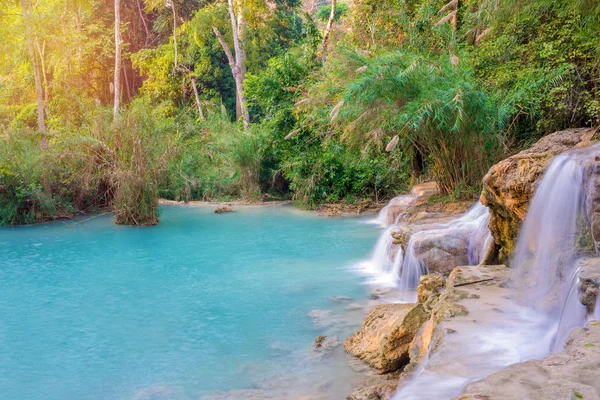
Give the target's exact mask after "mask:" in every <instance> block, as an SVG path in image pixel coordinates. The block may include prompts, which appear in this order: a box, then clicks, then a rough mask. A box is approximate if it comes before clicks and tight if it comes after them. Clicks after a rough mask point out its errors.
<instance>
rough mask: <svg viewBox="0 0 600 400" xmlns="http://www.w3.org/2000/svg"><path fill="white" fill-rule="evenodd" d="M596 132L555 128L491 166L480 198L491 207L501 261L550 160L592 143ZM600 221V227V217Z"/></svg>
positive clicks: (507, 251) (510, 247) (511, 244)
mask: <svg viewBox="0 0 600 400" xmlns="http://www.w3.org/2000/svg"><path fill="white" fill-rule="evenodd" d="M594 135H595V131H594V130H591V129H586V128H581V129H568V130H565V131H559V132H555V133H553V134H550V135H548V136H545V137H543V138H542V139H540V140H539V141H538V142H537V143H535V144H534V145H533V146H532V147H531V148H529V149H527V150H524V151H522V152H520V153H518V154H516V155H513V156H511V157H509V158H507V159H505V160H503V161H500V162H499V163H498V164H496V165H494V166H493V167H492V168H490V170H489V172H488V173H487V174H486V175H485V177H484V178H483V190H482V193H481V202H482V203H483V204H484V205H486V206H487V207H488V208H489V210H490V220H489V227H490V231H491V233H492V236H493V238H494V242H495V243H496V245H497V246H498V247H499V249H498V250H499V251H498V258H499V260H500V261H501V262H506V261H507V260H508V259H509V257H510V255H511V254H512V252H513V249H514V245H515V241H516V238H517V235H518V231H519V227H520V225H521V223H522V222H523V220H524V218H525V215H526V213H527V208H528V206H529V204H530V201H531V199H532V197H533V194H534V191H535V188H536V186H537V184H538V182H539V181H540V179H541V177H542V175H543V173H544V171H545V170H546V167H547V166H548V164H549V163H550V160H551V159H552V158H553V157H554V156H556V155H558V154H561V153H564V152H566V151H569V150H572V149H574V148H580V147H586V146H589V145H591V144H592V143H593V142H592V139H593V138H594ZM598 225H599V228H600V221H598Z"/></svg>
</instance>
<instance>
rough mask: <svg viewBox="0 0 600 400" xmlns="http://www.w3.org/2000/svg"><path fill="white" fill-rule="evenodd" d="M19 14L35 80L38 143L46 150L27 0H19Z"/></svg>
mask: <svg viewBox="0 0 600 400" xmlns="http://www.w3.org/2000/svg"><path fill="white" fill-rule="evenodd" d="M21 12H22V14H23V24H24V25H25V41H26V42H27V51H28V52H29V57H30V58H31V64H32V67H33V77H34V80H35V97H36V100H37V116H38V129H39V130H40V132H41V133H42V138H41V141H40V147H41V148H42V149H44V150H45V149H47V148H48V142H47V140H46V134H47V130H46V120H45V114H44V98H43V94H42V80H41V78H40V66H39V64H38V59H37V56H36V54H35V49H34V45H33V43H34V40H33V33H32V29H31V12H32V10H31V4H29V3H28V2H27V0H21Z"/></svg>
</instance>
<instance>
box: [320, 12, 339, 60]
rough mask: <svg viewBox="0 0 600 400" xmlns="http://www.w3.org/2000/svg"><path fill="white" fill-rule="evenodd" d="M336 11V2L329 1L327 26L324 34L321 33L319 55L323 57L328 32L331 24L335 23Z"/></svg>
mask: <svg viewBox="0 0 600 400" xmlns="http://www.w3.org/2000/svg"><path fill="white" fill-rule="evenodd" d="M336 10H337V1H336V0H331V12H330V13H329V20H328V21H327V26H326V27H325V32H323V44H322V45H321V54H323V55H325V50H327V41H328V40H329V32H331V27H332V26H333V22H334V21H335V12H336Z"/></svg>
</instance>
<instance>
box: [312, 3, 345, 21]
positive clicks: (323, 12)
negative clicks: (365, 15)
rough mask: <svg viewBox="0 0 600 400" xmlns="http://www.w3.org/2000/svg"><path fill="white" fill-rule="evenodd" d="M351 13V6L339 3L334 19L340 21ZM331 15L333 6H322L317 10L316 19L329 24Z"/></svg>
mask: <svg viewBox="0 0 600 400" xmlns="http://www.w3.org/2000/svg"><path fill="white" fill-rule="evenodd" d="M349 11H350V6H348V4H346V3H338V4H337V5H336V7H335V15H334V17H333V20H334V21H336V22H337V21H339V20H340V18H342V17H345V16H346V15H347V14H348V12H349ZM330 15H331V4H330V5H326V6H322V7H320V8H319V9H318V10H317V13H316V15H315V16H316V17H317V20H319V21H321V22H327V21H328V20H329V16H330Z"/></svg>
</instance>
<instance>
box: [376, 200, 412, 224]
mask: <svg viewBox="0 0 600 400" xmlns="http://www.w3.org/2000/svg"><path fill="white" fill-rule="evenodd" d="M416 199H417V198H416V197H415V195H414V194H412V193H411V194H403V195H401V196H396V197H394V198H393V199H392V200H390V202H389V203H387V205H386V206H385V207H383V208H382V209H381V211H379V214H377V218H375V219H373V220H371V221H370V222H371V223H374V224H378V225H381V226H390V225H393V224H394V223H395V222H396V221H390V219H391V218H392V217H393V215H389V211H390V208H392V207H398V208H405V209H408V208H409V207H410V206H411V205H412V204H413V203H414V202H415V200H416ZM396 219H397V217H396Z"/></svg>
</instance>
